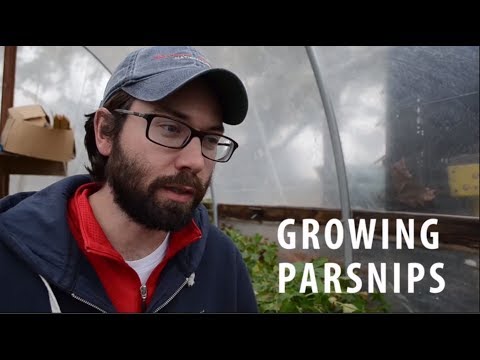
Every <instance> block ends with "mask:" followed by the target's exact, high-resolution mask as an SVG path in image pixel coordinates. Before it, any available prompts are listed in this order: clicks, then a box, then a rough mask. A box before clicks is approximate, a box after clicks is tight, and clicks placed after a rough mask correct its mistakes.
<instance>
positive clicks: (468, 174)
mask: <svg viewBox="0 0 480 360" xmlns="http://www.w3.org/2000/svg"><path fill="white" fill-rule="evenodd" d="M479 169H480V167H479V164H463V165H451V166H449V167H448V184H449V185H450V194H451V195H452V196H455V197H460V196H462V197H463V196H478V195H479V189H478V188H479V185H478V181H479Z"/></svg>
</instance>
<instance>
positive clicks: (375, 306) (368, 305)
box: [222, 227, 388, 313]
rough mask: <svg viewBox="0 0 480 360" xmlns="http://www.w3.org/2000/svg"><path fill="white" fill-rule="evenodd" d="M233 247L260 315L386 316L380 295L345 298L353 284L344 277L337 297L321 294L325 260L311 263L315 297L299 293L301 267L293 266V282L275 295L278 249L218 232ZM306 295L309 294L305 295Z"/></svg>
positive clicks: (257, 238) (228, 231)
mask: <svg viewBox="0 0 480 360" xmlns="http://www.w3.org/2000/svg"><path fill="white" fill-rule="evenodd" d="M222 230H223V231H224V232H225V233H226V234H227V235H228V236H229V237H230V238H232V240H233V241H234V243H235V244H236V246H237V247H238V249H239V250H240V252H241V254H242V257H243V259H244V261H245V263H246V265H247V267H248V270H249V273H250V277H251V279H252V283H253V288H254V290H255V295H256V298H257V302H258V306H259V309H260V311H261V312H274V313H277V312H290V313H297V312H301V313H312V312H343V313H351V312H362V313H363V312H386V311H387V310H388V304H387V303H386V301H385V299H384V297H383V295H382V294H380V293H367V292H358V293H354V294H349V293H347V292H346V288H347V287H349V286H350V287H353V286H354V284H353V281H352V280H351V279H350V278H348V277H347V276H341V277H340V278H339V282H340V286H341V290H342V291H341V293H324V292H323V281H324V271H325V268H324V264H325V263H326V262H328V259H327V258H319V259H314V260H313V261H312V263H313V266H314V269H315V276H316V279H317V284H318V291H319V292H318V293H313V292H311V288H307V292H305V293H304V294H302V293H299V289H300V283H301V278H302V277H301V275H300V276H298V275H299V274H302V273H303V268H304V265H305V264H304V263H302V262H296V263H294V264H293V265H294V266H295V270H296V274H297V276H296V277H295V279H294V280H292V281H290V282H288V283H287V284H286V286H285V292H284V293H279V292H278V246H277V245H276V244H275V243H272V242H270V241H268V240H267V239H265V238H263V237H262V236H261V235H259V234H255V235H254V236H251V237H249V236H245V235H242V234H241V233H240V232H239V231H237V230H235V229H233V228H231V227H223V229H222ZM309 291H310V292H309Z"/></svg>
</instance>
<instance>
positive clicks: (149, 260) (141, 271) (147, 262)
mask: <svg viewBox="0 0 480 360" xmlns="http://www.w3.org/2000/svg"><path fill="white" fill-rule="evenodd" d="M169 237H170V233H168V234H167V236H166V237H165V240H164V241H163V242H162V244H161V245H160V246H159V247H158V248H156V249H155V250H154V251H153V252H152V253H151V254H149V255H147V256H145V257H144V258H142V259H138V260H132V261H125V262H126V263H127V264H128V265H130V267H131V268H132V269H133V270H135V271H136V272H137V274H138V277H139V278H140V282H141V283H142V285H145V284H146V283H147V280H148V278H149V276H150V274H151V273H152V271H153V270H154V269H155V268H156V267H157V265H158V264H160V263H161V262H162V260H163V258H164V257H165V253H166V252H167V248H168V240H169Z"/></svg>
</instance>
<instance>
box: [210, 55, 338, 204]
mask: <svg viewBox="0 0 480 360" xmlns="http://www.w3.org/2000/svg"><path fill="white" fill-rule="evenodd" d="M201 49H202V50H203V52H204V53H205V54H206V56H207V57H208V58H209V59H210V61H211V62H213V63H214V64H215V63H218V64H223V65H224V66H226V67H228V68H230V69H232V70H234V71H235V72H236V73H237V74H238V75H239V76H240V78H241V79H242V80H243V81H244V83H245V85H246V87H247V90H248V93H249V99H250V107H249V112H248V115H247V119H246V120H245V122H244V123H242V124H241V125H239V126H230V127H228V128H227V129H226V133H227V134H230V135H231V136H232V137H233V138H235V139H236V140H237V141H238V143H239V144H240V148H239V149H238V150H237V152H236V153H235V155H234V157H233V158H232V159H231V160H230V162H228V163H226V164H221V165H220V166H217V167H216V174H215V177H214V185H215V191H216V197H217V201H218V202H219V203H227V204H245V205H284V206H306V207H320V206H322V207H334V208H338V207H339V206H340V203H339V196H338V186H337V182H336V174H335V166H334V162H333V154H332V146H331V143H330V137H329V133H328V128H327V126H326V121H325V114H324V112H323V108H322V104H321V101H320V96H319V93H318V90H317V88H316V84H315V78H314V77H313V73H312V69H311V67H310V63H309V61H308V57H307V54H306V51H305V49H304V48H303V47H201Z"/></svg>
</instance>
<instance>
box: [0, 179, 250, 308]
mask: <svg viewBox="0 0 480 360" xmlns="http://www.w3.org/2000/svg"><path fill="white" fill-rule="evenodd" d="M89 181H91V179H90V178H89V177H88V176H84V175H77V176H72V177H68V178H66V179H64V180H61V181H59V182H57V183H55V184H53V185H50V186H49V187H47V188H45V189H43V190H41V191H38V192H28V193H27V192H25V193H19V194H16V195H11V196H8V197H5V198H4V199H2V200H0V289H1V290H0V313H1V312H29V313H37V312H51V311H52V310H55V309H56V310H57V311H58V307H59V308H60V309H59V310H60V311H61V312H98V311H103V312H115V309H114V307H113V305H112V303H111V301H110V300H109V298H108V296H107V294H106V292H105V290H104V288H103V286H102V284H101V282H100V280H99V278H98V276H97V274H96V273H95V270H94V269H93V267H92V266H91V265H90V263H89V262H88V260H87V258H86V257H85V256H84V255H83V253H82V252H81V251H80V249H79V247H78V246H77V242H76V241H75V239H74V238H73V235H72V234H71V232H70V228H69V225H68V222H67V202H68V199H69V198H70V197H71V196H73V194H74V192H75V190H76V189H77V188H78V187H79V186H80V185H82V184H84V183H86V182H89ZM194 219H195V222H196V224H197V226H198V227H199V228H200V229H201V231H202V238H201V239H200V240H199V241H196V242H195V243H193V244H191V245H189V246H187V247H186V248H184V249H183V250H181V251H180V252H179V253H178V254H177V255H176V256H175V257H174V258H173V259H171V260H170V261H169V262H168V264H167V265H166V266H165V268H164V269H163V271H162V273H161V274H160V278H159V280H158V285H157V288H156V290H155V294H154V296H153V298H152V301H151V302H150V304H149V306H148V308H147V310H146V311H147V312H184V313H185V312H193V313H200V312H257V303H256V300H255V296H254V292H253V289H252V285H251V282H250V278H249V275H248V271H247V269H246V266H245V263H244V262H243V259H242V257H241V255H240V253H239V251H238V250H237V248H236V247H235V245H234V244H233V242H232V241H231V239H230V238H228V237H227V236H226V235H225V234H223V233H222V232H221V231H220V230H218V229H217V228H216V227H214V226H212V225H211V224H210V223H209V219H208V214H207V211H206V209H205V207H204V206H203V205H201V206H199V207H198V208H197V209H196V211H195V216H194ZM192 274H194V275H192Z"/></svg>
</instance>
